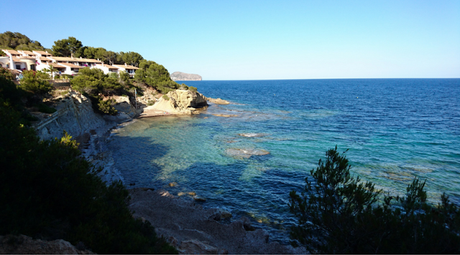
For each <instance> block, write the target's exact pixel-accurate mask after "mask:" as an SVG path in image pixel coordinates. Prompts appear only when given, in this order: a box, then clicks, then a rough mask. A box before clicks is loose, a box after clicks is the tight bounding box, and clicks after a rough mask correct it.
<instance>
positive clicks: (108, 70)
mask: <svg viewBox="0 0 460 255" xmlns="http://www.w3.org/2000/svg"><path fill="white" fill-rule="evenodd" d="M94 68H98V69H101V70H102V71H103V72H104V74H110V73H116V74H118V67H116V66H111V65H106V64H104V63H102V64H96V65H95V66H94Z"/></svg>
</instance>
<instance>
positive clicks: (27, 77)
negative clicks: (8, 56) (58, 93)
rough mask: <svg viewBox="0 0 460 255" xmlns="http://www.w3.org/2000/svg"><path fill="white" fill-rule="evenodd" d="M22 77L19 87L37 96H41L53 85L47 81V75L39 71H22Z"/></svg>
mask: <svg viewBox="0 0 460 255" xmlns="http://www.w3.org/2000/svg"><path fill="white" fill-rule="evenodd" d="M22 74H23V75H24V78H22V79H21V82H20V87H21V88H22V89H23V90H25V91H28V92H31V93H33V94H35V95H38V96H43V95H45V94H47V93H48V92H50V91H51V90H52V89H53V85H51V83H50V82H49V81H48V80H49V76H48V75H47V74H46V73H42V72H40V71H38V72H36V71H24V72H23V73H22Z"/></svg>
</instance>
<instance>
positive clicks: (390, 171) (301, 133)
mask: <svg viewBox="0 0 460 255" xmlns="http://www.w3.org/2000/svg"><path fill="white" fill-rule="evenodd" d="M187 85H189V86H195V87H197V88H198V90H199V91H200V92H201V93H203V94H204V95H206V96H208V97H213V98H218V97H220V98H223V99H226V100H229V101H231V102H232V103H233V104H230V105H212V106H210V107H209V108H208V109H207V111H205V112H204V113H202V114H200V115H193V116H181V117H174V116H165V117H155V118H146V119H139V120H136V121H135V122H134V123H132V124H130V125H126V126H125V127H123V128H120V129H117V130H116V132H115V133H114V135H113V136H112V137H111V139H110V141H109V142H108V147H109V148H110V150H111V151H112V153H113V157H114V161H115V165H116V168H117V169H119V171H120V173H121V175H122V176H123V178H124V180H125V184H126V185H127V186H128V187H130V186H131V187H152V188H164V189H166V190H168V191H169V192H170V193H171V194H173V195H177V194H178V193H179V192H190V191H193V192H196V194H197V195H199V196H201V197H204V198H206V202H204V203H203V206H206V207H220V208H224V209H226V210H228V211H230V212H231V213H232V214H233V215H234V218H239V217H241V216H247V217H249V218H250V219H251V220H252V221H253V222H254V225H255V226H256V227H260V228H264V229H266V230H268V231H269V232H270V234H271V239H272V240H276V241H281V242H283V243H287V241H288V239H287V228H288V227H289V225H290V224H292V223H293V220H294V219H293V218H292V217H291V216H290V214H289V212H288V208H287V203H288V194H289V191H291V190H293V189H295V190H300V189H302V187H303V186H304V181H303V180H304V178H305V177H306V176H307V175H308V173H309V171H310V170H311V169H312V168H315V167H316V165H317V162H318V159H319V158H323V157H324V153H325V151H326V150H327V149H330V148H333V147H334V146H335V145H338V149H339V151H344V150H345V149H349V151H348V152H347V157H348V158H349V159H350V162H351V164H352V171H353V173H354V174H359V175H360V177H362V179H364V180H369V181H373V182H374V183H376V184H377V186H378V187H379V188H382V189H385V190H388V191H391V192H393V193H397V194H403V192H404V191H405V187H406V186H407V184H408V183H410V182H411V181H412V179H413V178H414V177H420V178H422V179H427V190H428V193H429V197H430V199H431V200H432V201H436V199H437V198H439V196H440V194H441V192H443V191H445V192H447V193H448V194H450V195H451V198H452V199H453V200H454V201H456V202H457V203H458V202H460V181H459V180H460V178H459V175H460V154H459V151H460V138H459V137H460V115H459V114H460V103H459V100H460V99H459V98H460V80H459V79H387V80H385V79H370V80H366V79H362V80H361V79H359V80H287V81H282V80H277V81H201V82H187ZM213 114H226V115H236V116H233V117H220V116H215V115H213ZM240 134H263V135H261V136H249V137H246V136H241V135H240ZM235 149H237V150H240V149H245V150H248V149H249V150H264V151H268V152H270V154H268V155H255V156H251V157H250V158H245V157H238V156H235V155H232V154H229V153H227V152H228V151H229V150H230V151H231V150H235ZM170 182H177V184H178V185H177V186H175V187H169V185H168V184H169V183H170ZM184 199H187V198H185V197H184Z"/></svg>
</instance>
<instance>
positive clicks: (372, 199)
mask: <svg viewBox="0 0 460 255" xmlns="http://www.w3.org/2000/svg"><path fill="white" fill-rule="evenodd" d="M326 157H327V158H326V161H322V160H320V161H319V163H318V167H317V168H316V170H315V169H313V170H311V177H307V178H306V179H305V182H306V186H305V190H304V191H303V192H302V193H301V194H300V195H299V194H297V193H296V192H295V191H292V192H291V193H290V210H291V212H292V213H294V214H295V215H296V216H297V218H298V224H297V225H296V226H293V227H292V229H291V238H292V239H293V240H294V241H293V244H294V245H304V246H305V247H306V248H307V249H308V250H310V252H312V253H459V252H460V209H459V207H458V206H456V205H455V204H453V203H451V202H450V201H449V199H448V197H447V196H446V195H445V194H443V195H442V197H441V201H442V202H441V204H438V205H437V206H433V205H430V204H428V203H427V201H426V199H427V195H426V192H425V191H424V186H425V182H421V181H420V180H418V179H415V180H414V181H413V182H412V184H411V185H409V186H408V187H407V194H406V196H405V197H399V196H397V197H393V196H390V195H389V194H387V195H384V196H383V197H382V198H381V197H380V195H381V194H382V191H380V190H377V189H375V186H374V184H373V183H371V182H362V181H361V180H360V178H359V177H353V176H351V174H350V168H351V166H350V165H349V163H348V160H347V159H346V157H345V156H344V155H343V154H342V155H340V154H339V153H338V152H337V147H336V148H335V149H331V150H329V151H327V152H326ZM311 178H313V179H314V180H312V179H311Z"/></svg>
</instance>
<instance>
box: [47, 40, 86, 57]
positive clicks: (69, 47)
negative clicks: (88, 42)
mask: <svg viewBox="0 0 460 255" xmlns="http://www.w3.org/2000/svg"><path fill="white" fill-rule="evenodd" d="M82 47H83V44H82V42H81V41H79V40H77V38H75V37H72V36H70V37H69V38H68V39H62V40H57V41H55V42H54V45H53V47H52V51H53V55H54V56H61V57H80V56H81V55H82V52H81V49H82Z"/></svg>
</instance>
